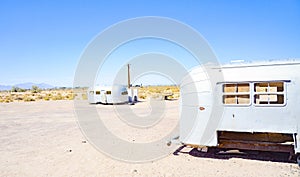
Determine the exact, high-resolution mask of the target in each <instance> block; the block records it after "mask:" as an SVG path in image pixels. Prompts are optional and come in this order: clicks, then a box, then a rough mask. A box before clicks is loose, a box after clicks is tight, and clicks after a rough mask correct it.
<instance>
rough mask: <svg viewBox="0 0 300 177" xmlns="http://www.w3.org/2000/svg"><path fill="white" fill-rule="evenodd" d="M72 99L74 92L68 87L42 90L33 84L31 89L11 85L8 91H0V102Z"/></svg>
mask: <svg viewBox="0 0 300 177" xmlns="http://www.w3.org/2000/svg"><path fill="white" fill-rule="evenodd" d="M73 99H74V93H73V90H72V89H70V88H62V89H56V90H54V89H51V90H50V89H49V90H42V89H40V88H38V87H36V86H35V87H34V86H33V87H32V89H31V90H25V89H20V88H18V87H13V88H12V89H11V90H10V91H2V92H0V103H10V102H31V101H51V100H73Z"/></svg>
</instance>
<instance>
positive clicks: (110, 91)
mask: <svg viewBox="0 0 300 177" xmlns="http://www.w3.org/2000/svg"><path fill="white" fill-rule="evenodd" d="M87 95H88V101H89V103H95V104H96V103H102V104H118V103H125V102H127V101H128V91H127V88H126V86H121V85H118V86H95V87H91V88H89V89H88V91H87Z"/></svg>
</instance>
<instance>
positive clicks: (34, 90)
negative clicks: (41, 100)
mask: <svg viewBox="0 0 300 177" xmlns="http://www.w3.org/2000/svg"><path fill="white" fill-rule="evenodd" d="M41 91H42V90H41V89H40V88H39V87H38V86H36V85H33V86H32V88H31V92H32V93H41Z"/></svg>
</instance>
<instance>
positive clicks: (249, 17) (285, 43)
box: [0, 0, 300, 86]
mask: <svg viewBox="0 0 300 177" xmlns="http://www.w3.org/2000/svg"><path fill="white" fill-rule="evenodd" d="M140 16H163V17H169V18H173V19H176V20H179V21H181V22H183V23H186V24H188V25H190V26H191V27H193V28H194V29H196V30H197V31H198V32H199V33H200V34H202V36H203V37H204V38H206V40H207V41H208V42H209V44H210V46H211V47H212V48H213V50H214V51H215V53H216V55H217V57H218V59H219V60H220V61H221V62H223V63H226V62H229V61H231V60H236V59H242V60H246V61H252V60H269V59H287V58H300V1H299V0H251V1H249V0H236V1H235V0H231V1H227V0H224V1H219V0H217V1H209V0H208V1H200V0H199V1H190V0H185V1H183V0H182V1H175V0H170V1H167V0H149V1H147V0H139V1H138V0H136V1H132V0H124V1H121V0H120V1H114V0H110V1H98V0H97V1H96V0H95V1H93V0H89V1H84V0H82V1H79V0H78V1H76V0H70V1H67V0H57V1H50V0H48V1H46V0H41V1H31V0H26V1H14V0H2V1H0V66H1V68H0V84H1V85H13V84H17V83H23V82H35V83H41V82H44V83H48V84H52V85H55V86H71V85H72V81H73V77H74V72H75V69H76V66H77V64H78V61H79V58H80V55H81V53H82V52H83V50H84V49H85V47H86V45H87V44H88V43H89V41H91V40H92V39H93V38H94V37H95V36H96V35H97V34H99V33H100V32H101V31H103V30H104V29H105V28H107V27H109V26H110V25H113V24H115V23H117V22H119V21H122V20H126V19H129V18H134V17H140Z"/></svg>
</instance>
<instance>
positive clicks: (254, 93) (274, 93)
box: [252, 81, 287, 107]
mask: <svg viewBox="0 0 300 177" xmlns="http://www.w3.org/2000/svg"><path fill="white" fill-rule="evenodd" d="M276 82H280V83H282V84H283V91H282V92H278V91H277V92H270V83H276ZM259 83H268V91H267V92H257V91H255V84H259ZM286 85H287V84H286V81H260V82H253V96H252V97H253V105H254V106H255V107H284V106H286V104H287V86H286ZM256 95H283V103H282V104H270V101H268V104H257V103H255V96H256Z"/></svg>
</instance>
